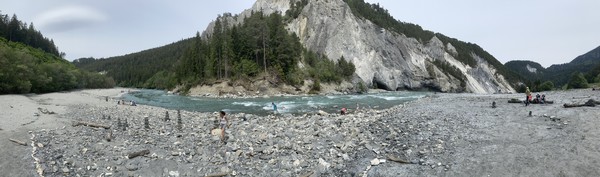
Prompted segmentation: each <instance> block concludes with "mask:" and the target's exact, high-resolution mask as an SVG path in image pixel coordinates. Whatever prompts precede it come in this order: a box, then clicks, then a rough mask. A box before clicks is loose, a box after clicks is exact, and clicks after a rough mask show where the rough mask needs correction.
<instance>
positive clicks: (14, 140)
mask: <svg viewBox="0 0 600 177" xmlns="http://www.w3.org/2000/svg"><path fill="white" fill-rule="evenodd" d="M8 140H10V141H12V142H14V143H17V144H19V145H21V146H27V143H25V142H23V141H19V140H16V139H12V138H9V139H8Z"/></svg>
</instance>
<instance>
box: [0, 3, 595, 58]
mask: <svg viewBox="0 0 600 177" xmlns="http://www.w3.org/2000/svg"><path fill="white" fill-rule="evenodd" d="M366 1H367V2H371V3H379V4H380V5H381V6H383V7H384V8H386V9H388V10H389V12H390V14H392V15H393V16H394V17H395V18H396V19H398V20H400V21H404V22H410V23H415V24H418V25H420V26H422V27H423V28H424V29H427V30H431V31H434V32H439V33H443V34H445V35H447V36H450V37H454V38H457V39H460V40H463V41H466V42H471V43H476V44H479V45H480V46H481V47H482V48H483V49H485V50H487V51H488V52H490V53H491V54H492V55H494V56H495V57H496V58H497V59H498V60H500V61H501V62H502V63H505V62H507V61H510V60H524V59H526V60H533V61H536V62H538V63H540V64H542V65H543V66H544V67H548V66H550V65H551V64H561V63H567V62H569V61H571V60H573V59H574V58H575V57H577V56H579V55H581V54H584V53H586V52H588V51H590V50H592V49H594V48H596V47H598V46H600V10H598V8H599V7H600V1H599V0H570V1H568V0H525V1H523V0H503V1H481V0H453V1H445V0H418V1H414V0H411V1H399V0H366ZM253 3H254V1H253V0H219V1H198V0H177V1H164V0H51V1H47V0H43V1H40V0H0V4H2V6H0V11H1V12H2V13H3V14H9V15H12V14H17V17H18V18H19V19H20V20H21V21H25V22H27V23H29V22H33V23H34V26H36V28H37V29H38V30H40V31H42V33H43V34H44V35H45V36H47V37H49V38H52V39H54V42H55V44H56V45H57V46H58V47H59V50H60V51H62V52H65V53H66V54H67V56H66V57H67V59H69V60H73V59H77V58H81V57H95V58H102V57H111V56H119V55H124V54H128V53H133V52H138V51H141V50H145V49H150V48H154V47H159V46H162V45H165V44H169V43H172V42H175V41H178V40H181V39H184V38H188V37H192V36H193V35H194V34H195V33H196V32H197V31H200V32H202V31H203V30H204V29H205V28H206V25H207V24H208V23H209V22H211V21H212V20H214V19H215V18H216V17H217V15H218V14H222V13H224V12H231V13H233V14H237V13H240V12H241V11H242V10H244V9H247V8H250V7H252V4H253Z"/></svg>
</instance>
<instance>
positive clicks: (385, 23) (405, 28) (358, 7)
mask: <svg viewBox="0 0 600 177" xmlns="http://www.w3.org/2000/svg"><path fill="white" fill-rule="evenodd" d="M344 1H345V2H346V3H347V4H348V5H349V6H350V9H351V10H352V12H353V13H354V15H356V16H358V17H362V18H365V19H368V20H370V21H371V22H373V23H375V24H376V25H378V26H380V27H382V28H385V29H387V30H391V31H394V32H397V33H401V34H404V35H406V36H408V37H412V38H415V39H417V40H419V41H421V42H425V41H429V40H430V39H431V38H432V37H433V36H434V33H433V32H431V31H427V30H423V28H421V26H419V25H416V24H412V23H405V22H400V21H397V20H396V19H394V17H392V15H390V13H389V12H388V10H387V9H384V8H382V7H380V6H379V4H369V3H367V2H365V1H364V0H344Z"/></svg>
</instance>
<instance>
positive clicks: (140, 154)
mask: <svg viewBox="0 0 600 177" xmlns="http://www.w3.org/2000/svg"><path fill="white" fill-rule="evenodd" d="M147 154H150V150H148V149H144V150H141V151H138V152H133V153H130V154H129V155H127V158H129V159H133V158H136V157H138V156H144V155H147Z"/></svg>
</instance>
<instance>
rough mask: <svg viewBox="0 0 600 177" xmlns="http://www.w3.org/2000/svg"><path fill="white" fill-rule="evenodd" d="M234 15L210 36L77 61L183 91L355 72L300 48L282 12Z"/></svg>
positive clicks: (335, 77) (334, 78)
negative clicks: (223, 83)
mask: <svg viewBox="0 0 600 177" xmlns="http://www.w3.org/2000/svg"><path fill="white" fill-rule="evenodd" d="M307 2H308V1H301V4H297V5H302V4H304V5H305V4H306V3H307ZM304 5H302V6H304ZM297 7H300V6H297ZM232 18H233V17H231V16H230V14H224V15H223V16H222V17H219V18H217V20H216V21H215V24H214V28H213V33H212V34H208V35H206V36H200V34H199V33H196V36H195V37H193V38H190V39H186V40H183V41H180V42H177V43H174V44H170V45H167V46H164V47H160V48H156V49H151V50H147V51H142V52H139V53H135V54H129V55H126V56H122V57H113V58H109V59H85V58H82V59H78V60H76V61H74V63H75V64H76V66H78V67H80V68H85V69H87V70H91V71H97V72H101V71H106V72H107V73H108V75H109V76H112V77H114V78H115V79H116V81H117V82H118V84H119V85H121V86H133V87H146V88H167V89H170V88H173V87H175V86H176V85H182V86H183V87H182V88H183V89H184V90H185V89H186V88H191V87H192V86H195V85H198V84H210V83H212V82H215V81H220V80H231V81H234V82H236V81H247V80H249V79H251V78H253V77H260V76H266V77H265V78H267V79H268V80H269V81H270V82H271V83H273V84H280V83H285V84H289V85H293V86H298V85H302V84H303V82H304V80H306V79H311V78H306V76H309V77H312V79H313V80H320V82H321V81H322V82H341V81H342V80H343V79H349V78H351V76H352V75H353V74H354V71H355V68H354V67H355V66H354V64H352V63H350V62H348V61H346V60H345V59H343V58H342V59H340V61H338V62H334V61H331V60H329V59H327V58H326V57H321V56H317V54H315V53H314V52H311V51H308V50H306V49H305V48H304V47H302V44H301V43H300V39H299V38H298V36H296V34H293V33H289V32H288V31H287V30H286V29H285V23H284V17H282V16H281V15H280V14H277V13H274V14H271V15H268V16H266V15H264V14H263V13H262V12H253V13H252V14H251V15H250V16H248V17H246V19H245V20H244V23H243V24H237V25H233V26H228V25H229V24H231V23H229V22H228V21H227V20H230V19H232ZM300 62H303V64H301V63H300ZM301 65H302V66H304V67H300V66H301ZM161 71H165V72H164V73H163V72H161ZM171 73H172V74H171ZM261 79H262V78H261ZM173 82H175V84H173ZM241 84H243V82H242V83H241Z"/></svg>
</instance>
